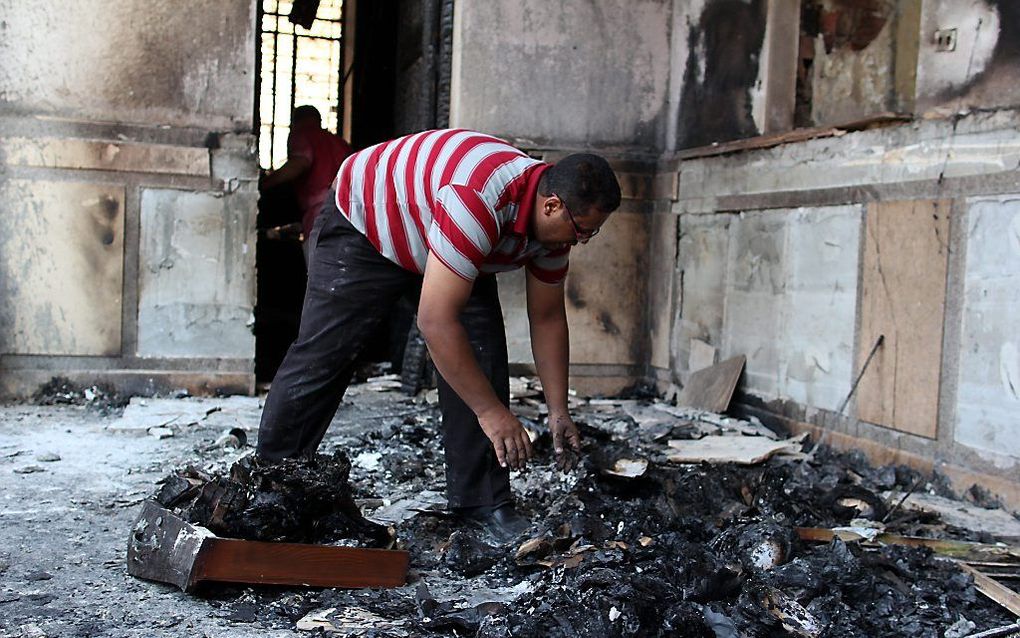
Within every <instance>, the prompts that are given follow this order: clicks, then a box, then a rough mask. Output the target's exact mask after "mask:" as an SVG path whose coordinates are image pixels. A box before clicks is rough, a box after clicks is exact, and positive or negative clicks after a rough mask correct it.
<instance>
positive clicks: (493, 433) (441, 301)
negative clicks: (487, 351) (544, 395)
mask: <svg viewBox="0 0 1020 638" xmlns="http://www.w3.org/2000/svg"><path fill="white" fill-rule="evenodd" d="M473 285H474V284H473V282H470V281H467V280H465V279H464V278H462V277H460V276H459V275H457V274H456V273H455V272H453V271H452V270H450V269H449V268H447V266H446V265H445V264H444V263H443V262H442V261H441V260H440V259H439V258H438V257H436V256H435V255H432V254H430V255H429V257H428V260H427V261H426V263H425V279H424V282H423V283H422V287H421V301H420V302H419V304H418V328H419V329H420V330H421V333H422V335H423V336H424V337H425V342H426V343H427V344H428V347H429V353H430V354H431V355H432V361H433V363H435V364H436V368H437V369H438V370H439V373H440V374H441V375H443V379H445V380H446V382H447V383H449V384H450V387H451V388H453V390H454V392H456V393H457V395H458V396H460V398H461V399H463V400H464V402H465V403H466V404H467V405H468V407H470V408H471V410H472V411H473V412H474V413H475V415H476V416H477V417H478V423H479V424H480V425H481V426H482V430H483V431H484V432H485V435H486V436H488V437H489V440H490V441H492V447H493V449H494V450H495V452H496V458H497V459H498V460H499V464H500V465H501V466H503V467H506V466H507V465H509V466H510V467H512V468H514V469H518V468H522V467H524V465H525V464H526V462H527V459H529V458H531V455H532V450H531V440H530V439H529V438H528V433H527V432H526V431H525V430H524V427H523V426H522V425H521V423H520V421H518V420H517V417H515V416H514V415H513V414H512V413H511V412H510V410H509V409H508V408H507V407H506V406H504V405H503V403H502V402H501V401H500V400H499V397H497V396H496V392H495V391H494V390H493V389H492V384H490V383H489V380H488V379H486V378H485V375H484V374H483V373H482V369H481V368H480V367H479V366H478V361H477V360H476V359H475V353H474V352H473V351H472V350H471V344H470V342H469V341H468V337H467V332H466V331H465V330H464V326H463V325H462V324H461V323H460V313H461V311H462V310H463V308H464V305H465V304H466V303H467V300H468V297H470V296H471V288H472V287H473Z"/></svg>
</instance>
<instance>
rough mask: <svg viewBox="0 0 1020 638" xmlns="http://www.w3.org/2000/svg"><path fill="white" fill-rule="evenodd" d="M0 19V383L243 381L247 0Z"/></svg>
mask: <svg viewBox="0 0 1020 638" xmlns="http://www.w3.org/2000/svg"><path fill="white" fill-rule="evenodd" d="M0 16H2V19H0V31H2V34H3V37H0V56H2V57H3V58H4V60H5V63H4V65H3V67H2V69H0V192H2V195H3V196H2V199H0V219H2V220H3V222H4V224H5V226H6V227H7V228H8V229H9V230H10V232H8V233H4V235H3V238H2V239H0V358H2V362H0V394H2V395H5V396H9V395H27V394H31V393H32V392H33V391H34V390H35V389H36V388H37V387H39V386H40V385H42V384H43V383H45V382H46V381H48V380H49V379H50V378H51V377H53V376H64V377H68V378H70V379H72V380H73V381H76V382H79V381H80V383H81V384H82V385H92V384H94V383H96V382H98V381H110V382H112V383H113V384H114V385H117V386H119V387H121V388H123V389H124V390H126V391H152V390H157V389H161V388H168V387H169V388H182V387H183V388H190V389H193V390H196V391H200V390H206V391H211V390H214V389H229V390H234V391H246V390H248V389H250V387H251V386H252V381H251V377H252V375H251V358H252V355H253V351H254V341H253V338H252V335H251V331H250V329H249V328H248V326H247V325H246V324H247V323H248V319H249V317H250V315H251V309H252V306H253V303H254V285H253V281H254V272H253V270H254V210H255V199H256V196H257V195H256V188H255V182H256V179H257V164H256V159H255V156H254V137H253V135H252V130H253V117H254V72H255V57H254V51H255V5H254V3H227V4H224V3H219V2H212V1H203V2H198V3H190V4H189V5H188V7H187V8H186V9H185V8H183V7H179V6H177V5H173V4H153V3H149V2H122V3H109V2H102V1H99V0H89V1H87V2H76V3H71V4H67V3H60V2H36V3H22V2H13V1H12V0H0Z"/></svg>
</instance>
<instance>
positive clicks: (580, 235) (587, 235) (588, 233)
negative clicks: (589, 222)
mask: <svg viewBox="0 0 1020 638" xmlns="http://www.w3.org/2000/svg"><path fill="white" fill-rule="evenodd" d="M550 194H551V195H552V196H553V197H555V198H556V199H558V200H560V203H561V204H563V210H565V211H567V218H568V219H570V224H571V226H573V227H574V236H575V237H577V242H578V243H579V244H583V243H584V242H586V241H588V240H589V239H591V238H592V237H594V236H595V235H598V234H599V231H600V230H602V228H601V227H599V228H594V229H588V228H582V227H581V226H578V225H577V220H576V219H574V214H573V213H571V212H570V209H569V208H567V202H565V201H563V198H562V197H560V196H559V195H557V194H556V193H550Z"/></svg>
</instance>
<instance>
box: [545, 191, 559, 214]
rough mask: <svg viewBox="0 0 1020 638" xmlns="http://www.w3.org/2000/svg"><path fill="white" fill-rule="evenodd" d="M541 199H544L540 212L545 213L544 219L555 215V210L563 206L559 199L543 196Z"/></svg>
mask: <svg viewBox="0 0 1020 638" xmlns="http://www.w3.org/2000/svg"><path fill="white" fill-rule="evenodd" d="M543 197H545V203H543V204H542V212H543V213H545V216H546V217H550V216H552V215H554V214H556V210H557V209H558V208H559V207H560V206H563V202H562V201H561V200H560V198H559V197H553V196H552V195H543Z"/></svg>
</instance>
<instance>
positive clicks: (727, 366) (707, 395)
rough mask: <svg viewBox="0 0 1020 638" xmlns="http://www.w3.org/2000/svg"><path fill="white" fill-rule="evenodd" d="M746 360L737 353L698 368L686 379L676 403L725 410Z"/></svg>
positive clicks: (719, 410) (712, 410)
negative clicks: (703, 367) (713, 363)
mask: <svg viewBox="0 0 1020 638" xmlns="http://www.w3.org/2000/svg"><path fill="white" fill-rule="evenodd" d="M746 360H747V358H746V357H744V355H738V356H736V357H733V358H731V359H727V360H726V361H723V362H721V363H717V364H715V365H714V366H709V367H707V368H705V369H703V370H698V371H697V372H695V373H694V374H692V375H691V378H690V379H688V381H687V385H685V386H684V389H683V391H682V392H681V393H680V396H679V397H678V398H677V404H678V405H681V406H684V407H688V408H695V409H697V410H708V411H709V412H725V411H726V408H728V407H729V405H730V400H731V399H732V398H733V391H734V390H736V388H737V381H738V380H739V379H740V373H741V372H742V371H743V370H744V362H745V361H746Z"/></svg>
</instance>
